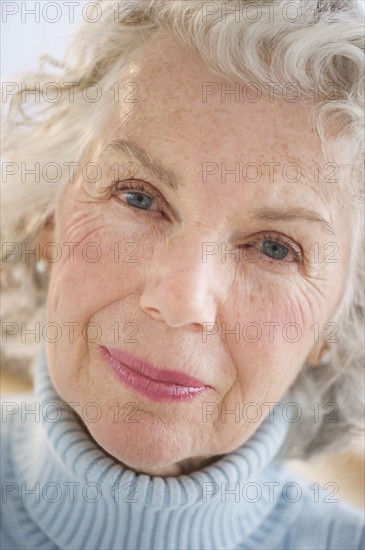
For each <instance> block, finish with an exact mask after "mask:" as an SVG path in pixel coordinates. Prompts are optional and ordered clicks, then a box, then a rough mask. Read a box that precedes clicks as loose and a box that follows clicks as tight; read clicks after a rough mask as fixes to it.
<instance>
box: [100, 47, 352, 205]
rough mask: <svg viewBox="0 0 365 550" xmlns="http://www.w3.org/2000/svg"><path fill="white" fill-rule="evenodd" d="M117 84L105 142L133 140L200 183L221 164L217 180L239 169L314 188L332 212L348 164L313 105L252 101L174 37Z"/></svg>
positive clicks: (149, 51) (143, 56) (266, 98)
mask: <svg viewBox="0 0 365 550" xmlns="http://www.w3.org/2000/svg"><path fill="white" fill-rule="evenodd" d="M114 86H115V88H117V89H118V101H113V104H112V106H111V109H110V116H109V118H108V124H107V126H106V128H105V132H103V140H102V141H103V147H106V146H107V145H108V144H110V143H112V142H113V141H114V140H117V139H120V138H123V137H128V139H131V140H133V142H135V143H136V144H138V145H139V146H141V147H142V148H143V149H144V150H146V151H148V152H149V153H150V154H151V156H152V157H153V158H154V159H156V160H158V161H160V162H161V163H163V164H164V165H166V164H167V165H168V167H169V168H171V170H173V171H174V172H176V173H177V174H181V177H182V178H184V177H188V178H190V177H192V178H194V179H195V180H199V178H200V179H201V178H202V177H204V167H205V168H207V170H208V175H209V170H211V171H214V170H215V169H216V167H218V174H217V176H216V177H217V178H219V177H220V178H222V177H225V178H226V179H227V181H228V179H229V178H237V173H239V176H238V177H239V178H241V179H242V181H246V182H247V181H248V182H250V181H252V182H253V183H254V182H255V179H257V178H259V179H260V181H265V182H266V183H267V184H270V185H271V187H270V189H274V188H275V186H278V185H280V184H284V185H285V186H286V188H288V189H289V191H290V192H291V193H293V194H294V193H296V194H298V196H299V195H300V194H301V193H305V192H306V190H308V189H310V190H311V191H312V192H313V193H314V194H315V195H316V197H317V199H316V200H319V201H320V202H321V203H322V205H323V206H324V207H325V208H326V209H327V211H329V213H331V211H332V213H333V211H334V209H335V208H336V206H337V204H338V202H339V198H340V183H341V174H342V173H343V172H344V170H345V169H346V168H345V167H344V166H342V165H339V164H338V163H337V162H336V161H337V158H336V156H335V155H334V158H333V159H328V158H327V159H325V157H324V155H323V153H322V150H321V144H320V141H319V139H318V136H317V134H316V131H315V129H314V127H313V124H312V120H311V118H310V110H311V108H312V107H313V106H314V105H313V104H312V105H311V104H310V103H309V104H305V103H303V102H291V101H284V100H283V99H280V98H278V97H273V95H270V94H265V93H262V95H261V96H260V97H259V99H257V98H256V100H255V101H252V98H254V97H255V96H254V95H252V94H253V91H252V90H253V88H252V90H251V91H250V89H249V86H247V85H245V84H244V83H243V82H238V81H237V80H236V81H234V80H232V79H227V78H225V77H223V76H222V75H219V74H218V73H215V72H214V71H213V70H212V69H211V68H209V67H208V66H207V65H206V64H204V63H203V62H202V61H201V60H199V59H198V58H197V56H196V54H192V53H188V52H186V51H185V50H183V49H182V47H181V46H179V45H177V44H176V43H174V42H173V41H172V40H162V41H160V42H156V41H155V42H152V43H151V45H150V46H149V47H146V48H144V49H141V50H139V52H137V53H136V54H135V56H134V57H133V58H131V59H130V60H129V62H127V63H126V65H125V66H124V67H123V70H122V71H121V72H120V74H118V82H117V83H116V84H115V85H114ZM260 87H261V90H262V92H265V86H264V84H260ZM255 89H256V91H257V89H258V85H257V86H256V88H255ZM267 90H269V87H267ZM267 90H266V91H267ZM250 94H251V95H250ZM257 97H258V96H257ZM167 152H168V155H167ZM166 156H168V158H166ZM223 172H224V173H223ZM224 174H225V176H224ZM341 202H343V196H342V197H341Z"/></svg>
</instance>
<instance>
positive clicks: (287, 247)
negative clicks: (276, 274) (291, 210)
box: [252, 235, 303, 263]
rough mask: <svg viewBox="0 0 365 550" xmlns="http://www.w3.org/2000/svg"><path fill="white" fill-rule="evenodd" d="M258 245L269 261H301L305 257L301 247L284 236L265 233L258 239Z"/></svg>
mask: <svg viewBox="0 0 365 550" xmlns="http://www.w3.org/2000/svg"><path fill="white" fill-rule="evenodd" d="M252 244H255V243H252ZM257 247H258V250H259V252H261V253H262V254H263V255H264V256H265V257H266V258H267V259H268V260H269V261H270V260H271V261H277V262H287V263H294V262H297V263H300V262H301V261H302V258H303V256H302V251H301V248H300V247H299V246H298V245H297V244H295V243H294V242H291V241H289V240H287V239H285V238H284V237H283V236H277V235H263V236H262V238H261V239H259V240H258V241H257V243H256V248H257Z"/></svg>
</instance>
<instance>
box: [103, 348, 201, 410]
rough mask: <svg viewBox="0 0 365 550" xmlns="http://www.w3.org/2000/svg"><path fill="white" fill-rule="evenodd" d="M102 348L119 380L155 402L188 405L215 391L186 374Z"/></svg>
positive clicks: (113, 349) (121, 351)
mask: <svg viewBox="0 0 365 550" xmlns="http://www.w3.org/2000/svg"><path fill="white" fill-rule="evenodd" d="M100 348H101V352H102V355H103V357H104V359H105V360H106V361H107V362H108V363H109V365H110V366H111V367H112V369H113V370H114V372H115V373H116V374H117V376H118V377H119V378H120V379H121V380H122V381H123V382H124V383H126V384H127V385H128V386H130V387H132V388H134V389H135V390H137V391H139V392H140V393H142V394H143V395H146V396H147V397H149V398H150V399H152V400H153V401H177V400H178V401H181V400H184V401H185V400H187V399H192V398H194V397H195V396H197V395H199V394H201V393H202V392H203V391H205V390H207V389H210V388H211V386H207V385H206V384H204V383H203V382H201V381H200V380H198V379H196V378H193V377H191V376H188V375H187V374H185V373H184V372H181V371H175V370H165V369H158V368H156V367H155V366H153V365H151V363H148V362H147V361H144V360H141V359H138V358H137V357H136V356H135V355H132V354H131V353H129V352H127V351H124V350H121V349H117V348H107V347H104V346H100Z"/></svg>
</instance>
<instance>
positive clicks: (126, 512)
mask: <svg viewBox="0 0 365 550" xmlns="http://www.w3.org/2000/svg"><path fill="white" fill-rule="evenodd" d="M35 400H36V402H39V407H40V411H41V414H40V417H39V422H34V421H33V422H29V423H28V422H25V423H19V426H18V427H17V433H16V436H15V437H14V440H13V441H12V448H11V455H12V458H11V460H12V462H13V465H12V469H13V475H14V479H16V480H17V481H18V482H23V483H24V484H25V487H26V489H29V488H34V487H35V483H37V482H38V483H39V486H38V487H39V491H40V498H39V502H35V498H34V496H33V498H32V495H31V498H29V497H28V498H25V499H22V500H23V502H22V505H21V508H19V509H18V510H17V512H16V513H17V514H21V515H22V518H23V524H27V523H29V522H30V520H31V523H32V524H33V529H31V528H29V529H28V533H27V536H26V544H27V546H26V547H27V548H32V549H34V550H35V549H37V550H42V549H47V550H49V549H50V548H61V549H63V550H67V549H95V550H96V549H98V550H102V549H105V550H106V549H108V550H117V549H120V550H121V549H123V550H124V549H134V550H137V549H138V550H142V549H146V550H147V549H148V550H152V549H174V550H177V549H189V550H193V549H199V550H203V549H207V550H208V549H209V550H211V549H212V548H214V549H218V548H226V549H232V548H235V547H237V546H238V545H239V544H242V543H243V542H244V541H245V540H247V539H248V537H249V536H250V535H251V534H252V533H253V532H254V531H255V530H256V529H258V528H259V526H260V524H261V522H262V521H263V520H264V519H265V518H266V517H267V516H268V514H269V513H270V510H271V508H272V506H273V504H272V502H270V500H269V498H268V494H269V492H268V491H262V495H261V496H260V498H259V499H256V502H255V487H254V485H255V484H256V486H257V485H258V486H259V487H261V489H263V488H264V487H263V483H264V482H265V481H266V482H268V483H270V482H273V481H275V479H273V470H271V472H270V473H268V471H269V469H268V468H267V467H268V465H269V464H270V463H271V461H272V460H273V458H274V457H275V455H276V454H277V453H278V451H279V449H280V447H281V446H282V443H283V441H284V439H285V436H286V433H287V430H288V423H287V422H285V421H284V418H283V415H282V414H280V412H281V411H280V406H279V407H277V408H275V414H274V420H273V421H272V418H266V420H265V421H264V422H263V423H262V424H261V425H260V427H259V428H258V429H257V430H256V432H255V433H254V434H253V435H252V436H251V437H250V438H249V439H248V441H247V442H246V443H245V444H244V445H242V446H241V447H239V448H238V449H237V450H235V451H233V452H231V453H228V454H226V455H224V456H222V457H220V458H219V459H218V460H217V461H216V462H214V463H212V464H210V465H209V466H207V467H204V468H202V469H201V470H198V471H196V472H193V473H191V474H189V475H181V476H177V477H160V476H149V475H145V474H137V473H135V472H133V471H132V470H129V469H127V468H125V467H123V466H122V465H121V464H120V463H119V462H117V461H116V460H114V459H113V458H112V457H111V456H110V455H108V454H107V453H106V452H104V451H103V450H102V449H101V448H100V447H99V446H98V445H97V444H96V443H95V441H94V440H93V439H92V437H91V435H90V434H89V433H88V432H87V430H86V428H85V427H84V426H83V424H82V422H81V420H80V419H79V417H78V416H77V414H73V415H70V407H69V405H67V404H66V403H64V401H63V400H62V399H61V398H60V397H59V396H58V394H57V393H56V391H55V388H54V387H53V384H52V381H51V379H50V376H49V374H48V367H47V363H46V359H45V353H44V350H42V352H41V353H40V361H39V364H38V368H37V372H36V377H35ZM51 402H52V403H54V405H53V406H52V404H51ZM56 407H57V409H56ZM56 410H57V411H58V415H57V417H58V420H57V421H55V422H52V421H50V420H49V419H52V418H53V417H56ZM61 410H62V416H61V415H60V411H61ZM45 418H46V419H45ZM274 471H275V469H274ZM274 477H275V476H274ZM248 483H251V486H252V487H251V488H252V489H253V492H252V491H251V492H250V491H248V492H247V491H246V490H245V487H244V486H245V485H246V484H248ZM237 484H238V485H237ZM204 489H205V491H206V492H205V493H204ZM246 489H247V487H246ZM213 490H216V493H215V494H213V495H211V496H206V493H207V492H213ZM230 491H231V492H230ZM258 494H259V493H258ZM52 500H54V502H52Z"/></svg>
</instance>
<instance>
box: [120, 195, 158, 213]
mask: <svg viewBox="0 0 365 550" xmlns="http://www.w3.org/2000/svg"><path fill="white" fill-rule="evenodd" d="M126 199H127V203H128V204H129V205H130V206H134V207H135V208H142V209H143V210H148V209H149V208H150V206H151V205H152V203H153V201H154V198H153V197H149V196H148V195H145V194H143V193H127V195H126Z"/></svg>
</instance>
